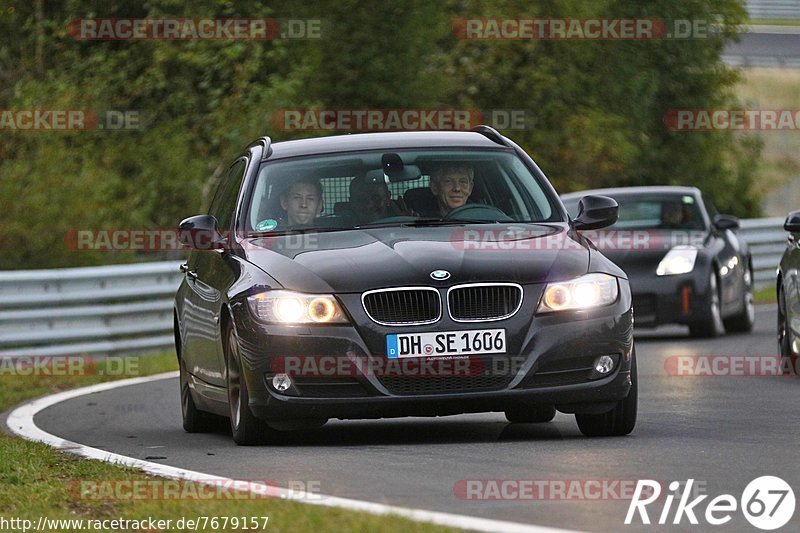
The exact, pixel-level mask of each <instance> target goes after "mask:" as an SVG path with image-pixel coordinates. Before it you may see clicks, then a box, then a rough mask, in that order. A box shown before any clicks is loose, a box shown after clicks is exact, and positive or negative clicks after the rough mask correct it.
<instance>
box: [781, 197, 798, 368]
mask: <svg viewBox="0 0 800 533" xmlns="http://www.w3.org/2000/svg"><path fill="white" fill-rule="evenodd" d="M783 229H785V230H786V231H788V232H789V236H788V238H787V239H786V251H784V252H783V257H782V258H781V264H780V266H779V267H778V346H779V347H780V350H781V355H783V356H784V357H794V358H796V357H798V356H800V211H794V212H792V213H789V216H788V217H786V222H784V224H783Z"/></svg>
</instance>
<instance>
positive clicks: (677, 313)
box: [629, 271, 709, 327]
mask: <svg viewBox="0 0 800 533" xmlns="http://www.w3.org/2000/svg"><path fill="white" fill-rule="evenodd" d="M629 276H630V284H631V292H632V293H633V312H634V320H635V323H636V326H643V327H655V326H659V325H662V324H684V325H688V324H690V323H692V322H697V321H701V320H704V319H705V315H704V313H705V309H706V308H707V305H706V302H707V299H708V298H709V294H708V276H705V277H703V276H698V275H697V273H696V272H695V271H693V272H689V273H687V274H678V275H674V276H656V275H655V273H650V272H647V273H637V272H629Z"/></svg>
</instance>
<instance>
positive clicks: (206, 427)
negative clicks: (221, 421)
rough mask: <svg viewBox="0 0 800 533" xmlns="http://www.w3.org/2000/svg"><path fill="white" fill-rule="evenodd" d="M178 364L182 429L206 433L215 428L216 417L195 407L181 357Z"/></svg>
mask: <svg viewBox="0 0 800 533" xmlns="http://www.w3.org/2000/svg"><path fill="white" fill-rule="evenodd" d="M178 363H179V365H180V376H181V377H180V382H181V415H182V417H183V429H184V431H186V432H187V433H207V432H209V431H213V430H214V429H215V422H216V419H215V418H214V415H212V414H211V413H206V412H205V411H201V410H200V409H198V408H197V406H196V405H195V403H194V398H193V397H192V390H191V388H190V387H189V373H188V372H187V371H186V368H185V366H186V365H185V364H184V362H183V359H181V360H180V361H179V362H178Z"/></svg>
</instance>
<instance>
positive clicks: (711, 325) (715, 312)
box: [689, 268, 725, 338]
mask: <svg viewBox="0 0 800 533" xmlns="http://www.w3.org/2000/svg"><path fill="white" fill-rule="evenodd" d="M724 327H725V326H724V324H723V323H722V305H721V299H720V295H719V284H718V283H717V273H716V272H715V271H714V269H713V268H712V269H711V277H710V278H709V280H708V303H707V305H706V308H705V310H704V312H703V316H702V317H701V318H700V320H698V321H697V322H694V323H692V324H689V335H691V336H692V337H698V338H712V337H718V336H720V335H722V333H723V330H724Z"/></svg>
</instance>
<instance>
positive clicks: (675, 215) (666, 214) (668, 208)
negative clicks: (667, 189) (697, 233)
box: [661, 202, 685, 228]
mask: <svg viewBox="0 0 800 533" xmlns="http://www.w3.org/2000/svg"><path fill="white" fill-rule="evenodd" d="M684 215H685V213H684V212H683V206H682V205H681V204H679V203H677V202H665V203H664V204H662V206H661V225H662V226H664V227H668V228H674V227H676V226H680V225H681V224H683V223H684V222H685V216H684Z"/></svg>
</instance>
